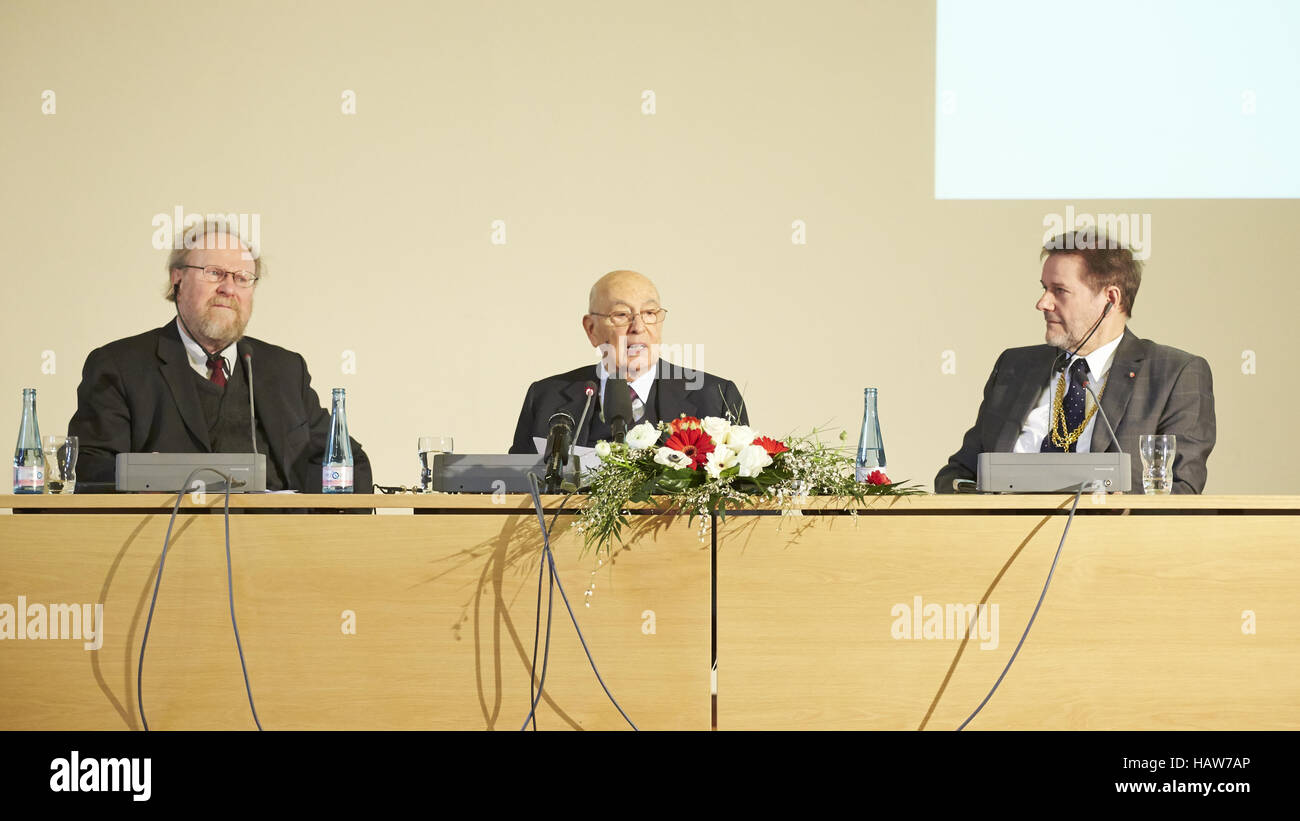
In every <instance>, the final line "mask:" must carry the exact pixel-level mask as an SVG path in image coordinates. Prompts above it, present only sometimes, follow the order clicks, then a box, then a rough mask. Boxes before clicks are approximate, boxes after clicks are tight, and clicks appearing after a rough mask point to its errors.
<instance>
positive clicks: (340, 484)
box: [321, 465, 352, 493]
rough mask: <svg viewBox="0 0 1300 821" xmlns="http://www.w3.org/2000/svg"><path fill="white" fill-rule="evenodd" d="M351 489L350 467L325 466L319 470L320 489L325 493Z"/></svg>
mask: <svg viewBox="0 0 1300 821" xmlns="http://www.w3.org/2000/svg"><path fill="white" fill-rule="evenodd" d="M350 487H352V466H351V465H325V466H324V467H322V468H321V488H322V489H323V490H325V492H327V493H328V492H329V491H331V490H343V489H344V488H350Z"/></svg>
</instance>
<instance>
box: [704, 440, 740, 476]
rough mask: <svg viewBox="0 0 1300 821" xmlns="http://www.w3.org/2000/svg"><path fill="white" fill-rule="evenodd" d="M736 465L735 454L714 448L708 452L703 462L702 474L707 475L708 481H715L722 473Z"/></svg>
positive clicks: (726, 449) (720, 448)
mask: <svg viewBox="0 0 1300 821" xmlns="http://www.w3.org/2000/svg"><path fill="white" fill-rule="evenodd" d="M734 464H736V452H735V451H734V450H731V449H730V448H728V447H726V446H723V447H718V448H714V449H713V450H711V451H709V455H708V457H707V459H706V460H705V462H704V472H705V473H707V474H708V475H709V478H710V479H717V478H718V477H719V476H721V475H722V471H724V470H726V469H727V468H729V467H731V466H732V465H734Z"/></svg>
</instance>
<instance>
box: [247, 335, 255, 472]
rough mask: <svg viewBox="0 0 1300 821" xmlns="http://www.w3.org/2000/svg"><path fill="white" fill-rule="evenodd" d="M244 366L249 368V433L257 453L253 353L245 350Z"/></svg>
mask: <svg viewBox="0 0 1300 821" xmlns="http://www.w3.org/2000/svg"><path fill="white" fill-rule="evenodd" d="M244 367H245V368H246V369H247V370H248V434H249V438H251V439H252V440H253V455H254V456H256V455H257V414H256V412H255V411H254V410H253V354H252V353H250V352H249V351H244Z"/></svg>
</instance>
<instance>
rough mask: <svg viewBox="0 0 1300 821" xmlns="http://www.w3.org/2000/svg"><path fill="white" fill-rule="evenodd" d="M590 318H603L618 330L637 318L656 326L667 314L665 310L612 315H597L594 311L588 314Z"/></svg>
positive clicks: (615, 313) (657, 309) (623, 312)
mask: <svg viewBox="0 0 1300 821" xmlns="http://www.w3.org/2000/svg"><path fill="white" fill-rule="evenodd" d="M590 313H591V315H592V316H603V317H605V318H606V319H608V320H609V324H611V325H616V326H618V327H620V328H622V327H624V326H625V325H631V324H632V318H633V317H636V316H639V317H641V321H642V322H644V323H645V324H647V325H657V324H659V323H660V322H663V321H664V315H665V314H667V313H668V309H667V308H655V309H654V310H653V311H642V312H641V313H639V314H634V313H632V312H631V311H615V312H614V313H612V314H598V313H596V312H595V311H591V312H590Z"/></svg>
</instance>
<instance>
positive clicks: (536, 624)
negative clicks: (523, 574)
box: [524, 493, 573, 731]
mask: <svg viewBox="0 0 1300 821" xmlns="http://www.w3.org/2000/svg"><path fill="white" fill-rule="evenodd" d="M572 496H573V493H569V494H568V495H567V496H565V497H564V498H563V499H562V500H560V506H559V508H558V509H556V511H555V515H554V516H552V517H551V525H550V527H548V528H546V540H547V541H549V540H550V537H551V532H552V531H553V530H554V529H555V520H556V519H558V518H560V511H561V510H563V509H564V505H565V503H567V502H568V501H569V499H570V498H572ZM546 568H547V564H546V562H544V561H541V560H540V559H539V560H538V562H537V611H536V613H535V614H534V616H533V657H532V667H531V669H530V670H529V673H528V703H529V704H535V703H536V701H537V689H536V688H538V687H540V686H541V684H542V683H544V682H545V680H546V665H547V662H548V661H549V660H550V658H551V612H552V609H553V607H554V602H555V577H554V576H551V584H550V587H549V588H547V591H546V645H545V650H544V651H543V655H542V681H541V682H538V680H537V638H538V635H539V634H540V632H541V629H540V628H541V622H542V574H543V571H544V570H545V569H546ZM530 715H531V716H532V723H533V730H534V731H536V730H537V714H536V712H533V713H531V714H530ZM524 726H525V727H527V726H528V722H524Z"/></svg>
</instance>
